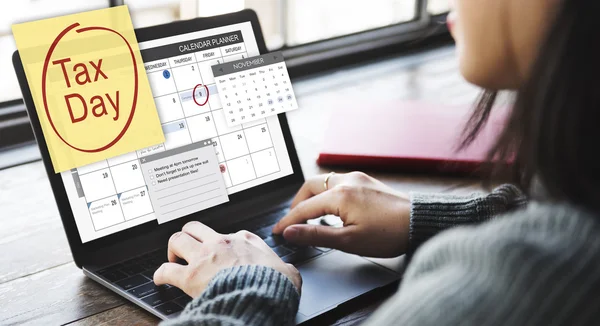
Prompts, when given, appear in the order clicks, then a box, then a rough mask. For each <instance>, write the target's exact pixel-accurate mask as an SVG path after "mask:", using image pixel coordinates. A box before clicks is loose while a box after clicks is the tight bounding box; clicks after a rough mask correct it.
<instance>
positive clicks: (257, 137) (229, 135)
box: [61, 22, 293, 242]
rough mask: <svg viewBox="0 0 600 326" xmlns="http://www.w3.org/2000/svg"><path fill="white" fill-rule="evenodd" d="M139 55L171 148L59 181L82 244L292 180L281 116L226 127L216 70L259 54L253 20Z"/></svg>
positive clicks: (157, 43)
mask: <svg viewBox="0 0 600 326" xmlns="http://www.w3.org/2000/svg"><path fill="white" fill-rule="evenodd" d="M139 47H140V50H141V54H142V59H143V61H144V69H145V72H146V74H147V76H148V81H149V82H150V86H151V89H152V95H153V97H154V101H155V103H156V109H157V111H158V116H159V118H160V122H161V125H162V129H163V133H164V135H165V141H164V143H160V144H157V145H155V146H150V147H147V148H143V149H140V150H137V151H135V152H131V153H127V154H124V155H121V156H117V157H113V158H109V159H107V160H104V161H101V162H97V163H94V164H90V165H86V166H82V167H79V168H77V169H73V170H71V171H67V172H64V173H61V176H62V178H63V183H64V184H65V190H66V192H67V194H68V197H69V202H70V203H71V208H72V210H73V215H74V217H75V221H76V223H77V227H78V230H79V233H80V236H81V240H82V242H87V241H91V240H94V239H98V238H101V237H103V236H106V235H109V234H113V233H116V232H119V231H122V230H125V229H128V228H131V227H134V226H137V225H140V224H143V223H147V222H149V221H156V222H157V223H164V222H168V221H171V220H174V219H177V218H180V217H183V216H187V215H190V214H194V213H197V212H200V211H202V210H204V209H207V208H209V207H213V206H217V205H223V204H228V203H229V196H230V195H231V194H234V193H237V192H241V191H245V190H247V189H250V188H253V187H255V186H259V185H262V184H264V183H267V182H270V181H273V180H276V179H279V178H281V177H284V176H287V175H290V174H292V173H293V169H292V164H291V161H290V158H289V155H288V152H287V148H286V143H285V139H284V137H283V132H282V129H281V126H280V123H279V119H278V117H277V116H271V117H268V116H262V117H260V118H259V119H253V120H252V121H246V122H244V123H241V124H236V125H234V126H230V125H228V124H227V123H226V119H227V118H226V112H225V111H226V110H225V108H224V105H223V103H222V99H224V96H222V94H219V90H218V87H217V85H216V84H217V82H216V78H215V77H214V76H213V70H212V66H214V65H219V64H222V63H230V62H236V61H239V60H242V61H243V60H245V59H247V58H253V57H255V56H257V55H259V53H260V52H259V49H258V45H257V43H256V39H255V37H254V32H253V30H252V25H251V23H250V22H244V23H240V24H235V25H229V26H223V27H218V28H213V29H207V30H200V31H196V32H191V33H187V34H179V35H175V36H170V37H166V38H160V39H155V40H150V41H146V42H141V43H140V44H139ZM271 83H273V82H271ZM286 83H287V84H289V80H287V79H286ZM267 85H268V84H267ZM268 87H271V86H270V85H269V86H268ZM229 204H230V203H229ZM198 216H199V217H200V216H201V215H198ZM223 218H227V216H223Z"/></svg>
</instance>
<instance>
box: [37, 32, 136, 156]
mask: <svg viewBox="0 0 600 326" xmlns="http://www.w3.org/2000/svg"><path fill="white" fill-rule="evenodd" d="M78 26H79V23H74V24H72V25H70V26H68V27H67V28H65V29H64V30H63V31H62V32H60V34H58V36H57V37H56V39H54V42H52V45H50V49H49V50H48V53H47V54H46V60H45V61H44V68H43V70H42V98H43V101H44V109H45V111H46V116H48V121H49V122H50V125H51V126H52V129H53V130H54V133H56V135H57V136H58V138H60V140H62V141H63V143H65V144H67V146H69V147H71V148H73V149H75V150H78V151H80V152H85V153H97V152H101V151H103V150H106V149H108V148H111V147H112V146H114V145H115V144H116V143H117V142H118V141H119V140H121V138H123V135H125V133H126V132H127V129H129V126H130V125H131V122H132V121H133V115H134V113H135V108H136V106H137V97H138V71H137V61H136V60H135V54H134V53H133V49H131V45H130V44H129V42H127V39H125V37H123V35H121V33H119V32H117V31H115V30H113V29H110V28H107V27H100V26H92V27H84V28H80V29H77V30H75V31H76V32H77V33H82V32H87V31H91V30H102V31H107V32H112V33H115V34H117V35H118V36H120V37H121V38H122V39H123V41H124V42H125V44H126V45H127V47H128V48H129V53H130V54H131V60H132V61H133V74H134V80H135V81H134V87H133V103H132V106H131V113H130V114H129V118H128V119H127V123H125V126H124V127H123V130H121V132H120V133H119V135H117V137H115V139H113V140H112V141H111V142H110V143H108V144H106V145H104V146H102V147H99V148H94V149H84V148H79V147H75V146H73V145H71V144H70V143H69V142H67V141H66V140H65V139H64V138H63V137H62V136H61V135H60V133H59V132H58V130H56V126H54V122H52V117H51V116H50V110H48V100H47V97H46V76H47V72H48V64H49V63H50V57H52V53H53V52H54V50H55V49H56V46H57V45H58V42H60V40H61V39H62V38H63V37H64V36H65V35H66V34H67V33H68V32H70V31H71V30H72V29H73V28H75V27H78Z"/></svg>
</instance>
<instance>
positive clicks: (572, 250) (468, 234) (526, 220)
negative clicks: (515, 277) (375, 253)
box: [407, 202, 600, 277]
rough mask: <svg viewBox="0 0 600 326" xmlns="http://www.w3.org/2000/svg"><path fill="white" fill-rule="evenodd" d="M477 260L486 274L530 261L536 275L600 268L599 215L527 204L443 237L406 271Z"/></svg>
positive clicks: (565, 207)
mask: <svg viewBox="0 0 600 326" xmlns="http://www.w3.org/2000/svg"><path fill="white" fill-rule="evenodd" d="M478 259H485V260H486V265H485V266H484V268H486V269H490V271H493V270H494V269H499V268H503V269H508V270H510V269H511V268H513V269H521V268H522V267H523V266H526V265H528V264H529V263H531V262H532V261H535V262H536V268H535V269H536V270H537V269H538V268H542V267H541V266H546V267H552V268H555V267H558V265H560V264H571V263H572V262H573V261H578V262H586V263H587V262H590V263H593V264H595V265H598V267H600V216H597V215H595V214H592V213H590V212H587V211H585V210H583V209H580V208H577V207H575V206H572V205H568V204H547V203H538V202H531V203H529V204H528V205H527V206H526V207H524V208H522V209H519V210H517V211H514V212H511V213H507V214H504V215H501V216H498V217H497V218H494V219H493V220H490V221H488V222H486V223H482V224H480V225H476V226H467V227H457V228H454V229H451V230H448V231H445V232H442V233H441V234H439V235H438V236H437V237H435V238H433V239H431V241H429V242H427V243H425V244H424V245H423V246H422V247H421V248H420V249H419V250H418V251H417V253H416V254H415V256H414V258H413V262H417V264H411V265H415V266H411V267H413V271H414V272H419V271H418V267H419V266H421V267H422V266H431V265H430V264H428V263H425V264H419V263H418V262H419V261H421V262H422V261H429V260H434V261H435V262H436V264H444V263H449V264H454V263H456V262H459V263H469V262H472V261H473V260H475V261H476V260H478ZM567 262H568V263H567ZM572 267H573V266H568V267H567V268H572ZM409 270H410V268H409ZM598 270H599V271H600V268H598ZM407 272H408V271H407ZM509 272H510V271H509ZM531 272H534V271H533V270H532V271H531ZM599 277H600V274H599Z"/></svg>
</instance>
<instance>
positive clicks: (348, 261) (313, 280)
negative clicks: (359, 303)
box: [298, 251, 399, 318]
mask: <svg viewBox="0 0 600 326" xmlns="http://www.w3.org/2000/svg"><path fill="white" fill-rule="evenodd" d="M298 270H299V271H300V274H301V275H302V279H303V284H302V297H301V298H300V309H299V312H300V313H301V314H303V315H305V316H306V317H308V318H310V317H311V316H313V315H315V314H317V313H319V312H322V311H326V310H329V309H331V308H334V307H336V306H337V305H339V304H340V303H343V302H345V301H348V300H350V299H352V298H355V297H357V296H359V295H361V294H364V293H366V292H368V291H371V290H373V289H375V288H378V287H381V286H384V285H386V284H389V283H391V282H393V281H394V280H396V279H398V278H399V275H398V274H395V273H393V272H391V271H389V270H387V269H385V268H383V267H381V266H379V265H376V264H374V263H372V262H370V261H368V260H366V259H364V258H362V257H359V256H355V255H350V254H346V253H343V252H340V251H334V252H332V253H331V254H329V255H326V256H324V257H322V258H319V259H315V260H313V261H311V262H308V263H306V264H304V265H301V266H299V267H298Z"/></svg>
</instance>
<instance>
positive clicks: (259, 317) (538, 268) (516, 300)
mask: <svg viewBox="0 0 600 326" xmlns="http://www.w3.org/2000/svg"><path fill="white" fill-rule="evenodd" d="M411 201H412V209H411V223H410V250H411V252H414V251H415V250H416V249H417V248H418V250H416V252H415V253H414V256H413V257H412V260H411V262H410V264H409V266H408V268H407V270H406V273H405V275H404V279H403V280H402V283H401V285H400V288H399V289H398V292H397V293H396V294H395V295H394V296H393V297H391V298H390V299H389V300H388V301H387V302H386V303H385V304H383V305H382V306H381V307H380V308H379V309H378V310H377V311H376V312H375V313H374V314H373V316H371V317H370V318H369V319H368V320H367V321H366V324H367V325H457V324H460V325H498V324H502V325H589V324H596V325H597V324H600V237H599V235H600V227H599V224H598V222H597V217H596V216H592V215H590V214H587V213H586V212H584V211H582V210H580V209H577V208H575V207H572V206H569V205H566V204H562V205H561V204H542V203H537V202H531V203H529V204H527V205H525V204H526V203H525V199H524V197H523V195H522V194H521V192H520V191H519V190H518V189H517V188H515V187H513V186H510V185H503V186H501V187H499V188H497V189H495V190H494V191H493V192H492V193H490V194H488V195H483V194H474V195H472V196H448V195H444V196H442V195H439V194H436V195H433V194H417V193H413V194H411ZM509 210H510V211H511V212H510V213H506V214H503V213H505V212H507V211H509ZM482 222H485V223H482ZM450 228H452V230H447V231H445V232H442V233H441V234H439V235H437V236H435V237H434V238H433V239H431V238H432V237H433V236H434V235H436V234H438V233H440V232H441V231H444V230H446V229H450ZM298 302H299V295H298V292H297V291H296V290H295V288H294V286H293V285H292V283H291V282H290V281H289V280H288V279H287V278H286V277H285V276H283V275H282V274H280V273H278V272H276V271H274V270H272V269H270V268H266V267H261V266H242V267H234V268H230V269H227V270H223V271H221V272H219V273H218V274H217V275H216V276H215V277H214V279H213V280H212V282H211V283H210V285H209V286H208V288H207V290H206V291H205V292H204V293H203V294H202V295H201V296H200V297H198V298H196V299H194V301H192V302H191V303H190V304H189V305H188V306H187V307H186V309H185V310H184V311H183V313H182V314H181V315H180V316H179V317H178V318H177V319H175V320H172V321H169V322H165V323H164V325H291V324H293V323H294V316H295V315H296V312H297V310H298Z"/></svg>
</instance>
